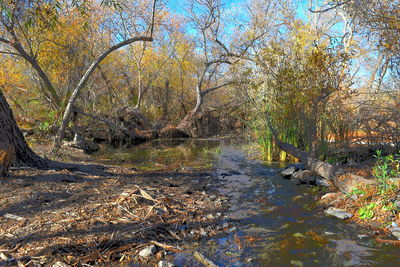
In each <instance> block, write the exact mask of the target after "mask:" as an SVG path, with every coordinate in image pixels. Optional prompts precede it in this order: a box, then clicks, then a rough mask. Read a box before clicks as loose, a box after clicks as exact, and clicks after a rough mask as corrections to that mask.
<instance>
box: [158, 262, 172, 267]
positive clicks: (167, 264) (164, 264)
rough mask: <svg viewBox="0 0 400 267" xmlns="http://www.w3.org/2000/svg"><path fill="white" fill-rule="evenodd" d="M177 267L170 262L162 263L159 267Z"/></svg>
mask: <svg viewBox="0 0 400 267" xmlns="http://www.w3.org/2000/svg"><path fill="white" fill-rule="evenodd" d="M175 266H176V265H175V264H173V263H172V262H170V261H160V262H159V263H158V267H175Z"/></svg>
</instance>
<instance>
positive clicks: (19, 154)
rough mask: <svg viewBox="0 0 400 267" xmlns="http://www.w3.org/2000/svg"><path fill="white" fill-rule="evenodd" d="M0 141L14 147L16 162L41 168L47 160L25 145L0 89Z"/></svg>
mask: <svg viewBox="0 0 400 267" xmlns="http://www.w3.org/2000/svg"><path fill="white" fill-rule="evenodd" d="M0 142H1V143H4V144H11V145H13V146H14V149H15V157H16V162H17V163H19V164H23V165H27V166H30V167H38V168H43V167H45V166H46V165H47V161H46V160H45V159H43V158H41V157H40V156H38V155H37V154H35V153H34V152H33V151H32V149H30V147H29V146H28V145H27V143H26V141H25V138H24V136H23V134H22V132H21V130H20V129H19V127H18V125H17V123H16V121H15V119H14V115H13V112H12V110H11V108H10V106H9V105H8V103H7V100H6V98H5V97H4V95H3V93H2V91H1V89H0Z"/></svg>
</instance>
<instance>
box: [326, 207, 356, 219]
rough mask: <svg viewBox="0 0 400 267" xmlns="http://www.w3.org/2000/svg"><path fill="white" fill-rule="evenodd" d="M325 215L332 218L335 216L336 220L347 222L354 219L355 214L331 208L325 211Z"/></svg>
mask: <svg viewBox="0 0 400 267" xmlns="http://www.w3.org/2000/svg"><path fill="white" fill-rule="evenodd" d="M325 213H326V214H329V215H331V216H334V217H336V218H339V219H342V220H346V219H349V218H351V217H353V214H351V213H349V212H347V211H345V210H342V209H338V208H333V207H330V208H328V209H327V210H325Z"/></svg>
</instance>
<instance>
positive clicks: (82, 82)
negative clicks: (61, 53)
mask: <svg viewBox="0 0 400 267" xmlns="http://www.w3.org/2000/svg"><path fill="white" fill-rule="evenodd" d="M154 3H156V1H154ZM154 5H155V4H154ZM153 8H154V7H153ZM153 16H154V14H153ZM138 41H144V42H152V41H153V37H147V36H139V37H133V38H130V39H127V40H125V41H122V42H120V43H118V44H116V45H113V46H112V47H110V48H109V49H108V50H107V51H105V52H103V53H102V54H101V55H100V56H99V57H98V58H96V59H95V60H94V61H93V62H92V64H91V65H90V66H89V68H88V69H87V70H86V72H85V74H84V75H83V76H82V78H81V79H80V81H79V83H78V85H77V86H76V87H75V89H74V91H73V92H72V95H71V97H70V99H69V101H68V104H67V107H66V108H65V111H64V116H63V119H62V121H61V125H60V129H59V130H58V132H57V135H56V139H55V141H54V147H55V148H60V146H61V142H62V139H63V138H64V134H65V131H66V129H67V125H68V123H69V121H70V119H71V113H72V111H73V107H74V105H75V102H76V100H77V99H78V95H79V93H80V92H81V90H82V89H83V88H84V87H85V85H86V83H87V81H88V80H89V77H90V75H91V74H92V73H93V71H94V70H95V69H96V68H97V66H98V65H99V64H100V62H101V61H102V60H103V59H104V58H106V57H107V56H108V55H109V54H110V53H112V52H113V51H115V50H117V49H119V48H121V47H124V46H126V45H128V44H131V43H134V42H138Z"/></svg>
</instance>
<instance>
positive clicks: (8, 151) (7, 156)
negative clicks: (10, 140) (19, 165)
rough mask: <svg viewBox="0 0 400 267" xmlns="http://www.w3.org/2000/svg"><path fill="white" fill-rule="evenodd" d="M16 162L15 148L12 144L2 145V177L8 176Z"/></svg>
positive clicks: (0, 170) (0, 156)
mask: <svg viewBox="0 0 400 267" xmlns="http://www.w3.org/2000/svg"><path fill="white" fill-rule="evenodd" d="M14 160H15V148H14V146H13V145H12V144H5V143H0V177H4V176H6V175H7V173H8V171H9V170H10V167H11V165H12V164H13V162H14Z"/></svg>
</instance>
